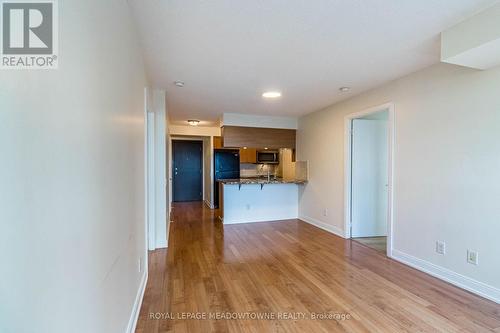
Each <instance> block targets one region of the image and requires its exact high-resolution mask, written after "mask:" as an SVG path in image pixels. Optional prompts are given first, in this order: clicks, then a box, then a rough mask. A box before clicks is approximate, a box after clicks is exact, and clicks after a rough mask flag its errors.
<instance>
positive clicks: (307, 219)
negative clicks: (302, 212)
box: [299, 216, 346, 238]
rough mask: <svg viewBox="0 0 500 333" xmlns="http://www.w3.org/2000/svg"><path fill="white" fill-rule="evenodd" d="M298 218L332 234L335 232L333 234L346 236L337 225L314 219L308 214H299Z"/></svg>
mask: <svg viewBox="0 0 500 333" xmlns="http://www.w3.org/2000/svg"><path fill="white" fill-rule="evenodd" d="M299 219H300V220H302V221H304V222H306V223H309V224H312V225H314V226H316V227H318V228H320V229H323V230H325V231H328V232H330V233H332V234H335V235H337V236H340V237H342V238H346V236H345V232H344V230H342V229H340V228H339V227H336V226H334V225H331V224H326V223H324V222H321V221H319V220H316V219H314V218H312V217H309V216H299Z"/></svg>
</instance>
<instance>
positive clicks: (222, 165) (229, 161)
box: [214, 149, 240, 208]
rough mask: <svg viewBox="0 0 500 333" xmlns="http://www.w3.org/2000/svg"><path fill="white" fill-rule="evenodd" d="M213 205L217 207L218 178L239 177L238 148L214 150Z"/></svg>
mask: <svg viewBox="0 0 500 333" xmlns="http://www.w3.org/2000/svg"><path fill="white" fill-rule="evenodd" d="M214 159H215V161H214V173H215V174H214V206H215V208H218V207H219V182H218V180H219V179H237V178H240V152H239V150H227V149H224V150H222V149H220V150H217V149H216V150H215V156H214Z"/></svg>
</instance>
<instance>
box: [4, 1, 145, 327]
mask: <svg viewBox="0 0 500 333" xmlns="http://www.w3.org/2000/svg"><path fill="white" fill-rule="evenodd" d="M58 4H59V18H60V21H59V31H60V33H59V37H60V43H59V45H60V55H59V56H60V58H59V59H60V62H59V69H57V70H36V71H31V70H23V71H14V70H11V71H7V70H5V71H1V74H0V152H1V156H2V158H1V160H2V162H1V163H0V184H1V185H0V261H1V262H2V265H1V266H0V277H1V278H0V280H1V283H0V300H1V301H0V332H15V333H35V332H36V333H67V332H73V333H80V332H81V333H88V332H95V333H101V332H102V333H104V332H125V331H126V329H127V325H128V323H129V320H130V318H131V316H132V315H133V310H134V304H135V301H136V299H137V297H138V296H140V288H141V287H142V286H143V285H144V282H145V277H146V275H145V270H146V267H145V259H146V258H145V249H146V243H145V242H146V235H145V227H146V226H145V207H144V206H145V199H144V198H145V188H144V187H145V170H144V157H145V151H144V147H145V129H144V87H145V86H146V85H147V83H146V78H145V74H144V66H143V61H142V57H141V50H140V47H139V44H138V43H137V38H136V34H135V31H134V26H133V24H132V22H131V19H130V15H129V8H128V6H127V2H126V1H122V0H110V1H97V0H86V1H58ZM139 266H140V271H139Z"/></svg>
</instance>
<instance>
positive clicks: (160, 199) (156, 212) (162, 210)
mask: <svg viewBox="0 0 500 333" xmlns="http://www.w3.org/2000/svg"><path fill="white" fill-rule="evenodd" d="M148 94H149V95H148V105H147V109H148V112H152V113H154V124H153V131H152V133H151V135H152V138H151V140H152V142H153V144H152V146H153V147H152V148H153V150H154V151H153V154H152V160H153V161H152V163H153V165H152V168H151V169H150V172H151V173H152V175H151V178H150V180H149V182H150V184H151V185H149V186H151V189H152V190H151V191H150V192H149V195H150V197H151V200H149V201H150V209H151V208H152V210H153V212H152V214H151V215H150V217H149V218H150V219H152V220H153V222H152V223H153V224H154V226H151V227H150V232H151V231H152V232H151V234H150V242H151V243H152V244H149V249H150V250H154V249H157V248H165V247H167V246H168V231H169V223H170V218H169V215H170V210H169V209H168V205H167V203H168V202H169V191H168V190H167V189H168V186H169V185H168V176H167V172H168V170H167V169H168V167H167V156H168V151H169V145H167V140H168V138H167V133H168V117H167V109H166V108H167V106H166V95H165V91H163V90H160V89H148Z"/></svg>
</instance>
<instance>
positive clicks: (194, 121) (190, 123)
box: [188, 119, 200, 126]
mask: <svg viewBox="0 0 500 333" xmlns="http://www.w3.org/2000/svg"><path fill="white" fill-rule="evenodd" d="M199 123H200V121H199V120H196V119H189V120H188V124H189V125H191V126H198V124H199Z"/></svg>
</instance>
